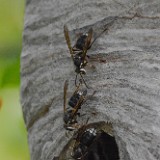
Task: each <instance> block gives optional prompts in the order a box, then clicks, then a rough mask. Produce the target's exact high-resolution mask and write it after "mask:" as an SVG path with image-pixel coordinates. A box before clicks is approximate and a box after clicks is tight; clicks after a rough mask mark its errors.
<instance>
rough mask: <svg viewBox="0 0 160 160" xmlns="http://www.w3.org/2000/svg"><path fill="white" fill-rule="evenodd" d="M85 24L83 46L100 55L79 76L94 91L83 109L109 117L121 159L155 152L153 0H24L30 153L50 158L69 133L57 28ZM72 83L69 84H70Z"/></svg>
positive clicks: (24, 100) (157, 9)
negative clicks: (91, 39) (90, 40)
mask: <svg viewBox="0 0 160 160" xmlns="http://www.w3.org/2000/svg"><path fill="white" fill-rule="evenodd" d="M65 24H67V25H68V28H69V30H70V35H71V41H72V45H73V44H74V42H75V40H76V34H78V33H79V32H85V31H87V30H88V28H90V27H92V28H93V31H94V36H96V35H97V34H98V33H99V32H100V31H101V30H103V29H104V28H105V27H109V30H108V32H106V33H104V34H103V35H102V36H101V37H100V38H99V39H98V40H97V41H96V42H95V43H94V45H93V46H92V48H91V49H90V50H89V51H88V54H89V55H94V54H97V53H98V54H99V55H103V57H106V59H107V63H106V64H103V65H101V64H99V63H96V69H95V70H94V73H93V72H92V71H91V70H88V71H87V75H86V76H85V79H86V81H87V83H89V84H90V85H91V87H93V88H94V89H95V90H96V91H97V92H96V94H95V100H93V101H90V102H88V106H87V107H84V108H83V112H87V113H91V112H92V111H93V110H94V111H95V112H96V113H97V114H96V117H94V116H92V117H91V118H90V121H91V122H99V121H106V122H107V121H110V122H112V124H113V129H114V135H115V138H116V142H117V144H118V147H119V153H120V159H121V160H158V159H160V84H159V82H160V72H159V71H160V54H159V51H160V45H159V44H160V2H159V0H154V1H150V0H142V1H140V2H139V1H138V0H137V1H131V0H127V1H122V0H119V1H109V0H106V1H104V0H99V1H95V0H86V1H82V2H80V1H75V0H66V1H62V0H59V1H55V0H45V1H43V0H28V1H27V3H26V15H25V24H24V36H23V39H24V41H23V51H22V55H21V104H22V108H23V113H24V119H25V123H26V126H27V128H28V142H29V147H30V153H31V160H37V159H38V160H51V159H52V158H53V157H54V156H56V155H59V153H60V152H61V150H62V149H63V147H64V146H65V145H66V144H67V142H68V138H67V137H66V135H65V132H66V131H65V129H64V128H63V119H62V117H63V84H64V81H65V80H66V79H69V81H70V83H71V84H73V82H74V75H75V73H74V68H73V64H72V61H71V58H70V55H69V51H68V48H67V45H66V43H65V39H64V35H63V26H64V25H65ZM73 88H74V86H70V88H69V90H70V91H73Z"/></svg>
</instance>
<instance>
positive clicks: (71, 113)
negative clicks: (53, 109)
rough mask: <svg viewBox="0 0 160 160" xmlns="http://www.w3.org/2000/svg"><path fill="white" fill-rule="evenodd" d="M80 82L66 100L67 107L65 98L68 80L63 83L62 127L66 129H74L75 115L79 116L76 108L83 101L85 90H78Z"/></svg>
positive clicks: (84, 99) (76, 125) (75, 124)
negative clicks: (67, 106)
mask: <svg viewBox="0 0 160 160" xmlns="http://www.w3.org/2000/svg"><path fill="white" fill-rule="evenodd" d="M80 86H81V83H79V85H78V86H77V87H76V90H75V91H74V93H73V95H72V96H71V98H70V99H69V101H68V105H69V106H70V107H69V108H66V99H67V89H68V81H65V83H64V104H63V106H64V116H63V121H64V127H65V128H66V129H67V130H71V131H72V130H74V129H76V128H77V127H78V123H77V115H79V116H80V113H78V110H79V109H80V108H81V106H82V105H83V103H84V102H85V101H86V95H87V90H86V89H85V90H80Z"/></svg>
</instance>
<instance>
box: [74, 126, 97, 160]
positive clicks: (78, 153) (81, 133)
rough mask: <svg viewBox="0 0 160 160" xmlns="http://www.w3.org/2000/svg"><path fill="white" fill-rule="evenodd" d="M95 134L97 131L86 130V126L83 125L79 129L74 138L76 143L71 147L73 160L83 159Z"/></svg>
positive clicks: (92, 129)
mask: <svg viewBox="0 0 160 160" xmlns="http://www.w3.org/2000/svg"><path fill="white" fill-rule="evenodd" d="M97 134H98V132H97V130H96V129H95V128H93V127H91V128H87V127H86V125H83V126H82V127H81V128H79V130H78V132H77V134H76V136H75V140H76V142H75V145H74V147H73V153H72V157H73V158H74V159H83V158H84V156H85V154H86V153H87V150H88V149H89V147H90V145H91V144H92V143H93V141H94V139H95V138H96V136H97Z"/></svg>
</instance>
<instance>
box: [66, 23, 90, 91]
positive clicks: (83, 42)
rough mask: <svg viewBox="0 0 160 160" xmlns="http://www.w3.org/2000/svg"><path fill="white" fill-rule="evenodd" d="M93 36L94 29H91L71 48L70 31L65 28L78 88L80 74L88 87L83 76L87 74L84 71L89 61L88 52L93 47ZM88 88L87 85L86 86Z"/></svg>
mask: <svg viewBox="0 0 160 160" xmlns="http://www.w3.org/2000/svg"><path fill="white" fill-rule="evenodd" d="M92 34H93V29H92V28H90V29H89V31H88V33H86V34H83V35H81V36H80V37H79V38H78V40H77V42H76V44H75V45H74V46H73V47H71V41H70V37H69V31H68V27H67V26H64V36H65V39H66V42H67V46H68V48H69V51H70V55H71V57H72V60H73V63H74V65H75V67H76V69H75V72H76V73H77V74H76V79H75V85H76V86H77V82H76V81H77V76H78V74H79V75H80V76H81V78H82V80H83V82H84V84H85V85H86V82H85V80H84V78H83V75H85V74H86V70H85V69H84V68H85V66H86V65H87V63H88V62H87V59H86V53H87V50H88V49H89V48H90V47H91V46H90V45H91V39H92ZM86 87H87V85H86ZM87 88H88V87H87Z"/></svg>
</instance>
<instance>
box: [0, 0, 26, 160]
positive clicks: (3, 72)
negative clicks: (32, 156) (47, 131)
mask: <svg viewBox="0 0 160 160" xmlns="http://www.w3.org/2000/svg"><path fill="white" fill-rule="evenodd" d="M24 4H25V2H24V0H0V99H2V102H3V104H2V108H1V109H0V126H1V127H0V129H1V131H0V159H2V160H29V150H28V144H27V132H26V129H25V126H24V121H23V116H22V111H21V106H20V101H19V97H20V95H19V94H20V93H19V84H20V54H21V48H22V30H23V17H24Z"/></svg>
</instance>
